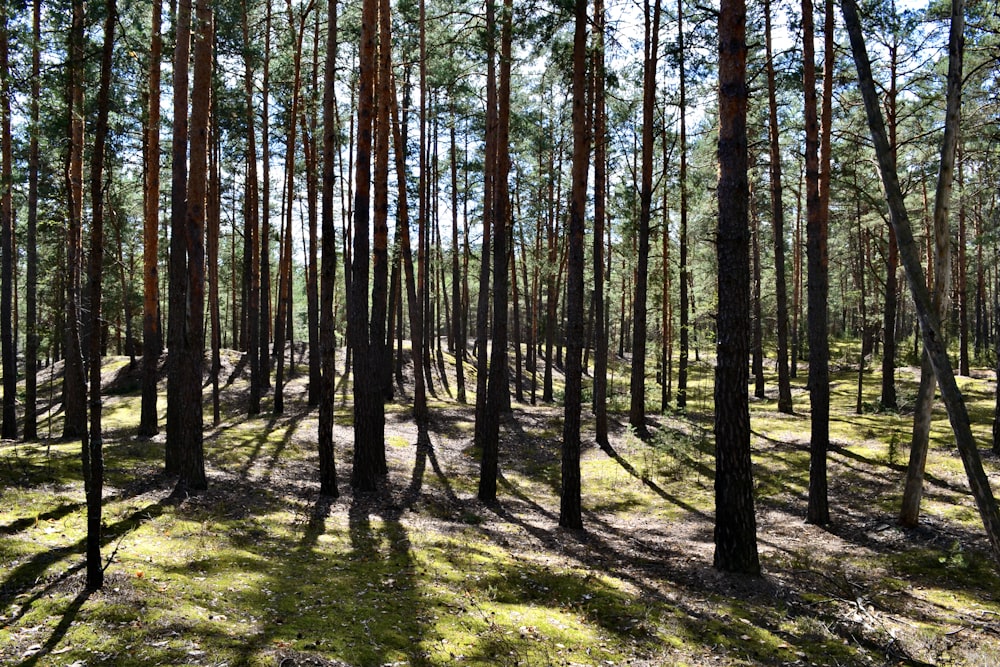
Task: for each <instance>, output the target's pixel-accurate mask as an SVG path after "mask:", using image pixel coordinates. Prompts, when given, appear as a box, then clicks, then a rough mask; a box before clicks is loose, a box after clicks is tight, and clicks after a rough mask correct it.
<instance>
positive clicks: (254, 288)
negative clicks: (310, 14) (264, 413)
mask: <svg viewBox="0 0 1000 667" xmlns="http://www.w3.org/2000/svg"><path fill="white" fill-rule="evenodd" d="M249 12H250V5H249V0H244V2H243V41H244V44H245V50H244V52H243V59H244V74H243V94H244V97H245V98H246V120H247V167H246V195H245V202H244V215H245V218H246V220H245V226H244V230H245V231H244V241H245V244H244V255H245V256H244V266H245V267H247V264H248V265H249V266H248V267H247V268H248V273H249V275H248V276H247V277H246V278H244V281H245V282H248V283H249V284H248V287H247V307H246V329H247V352H248V355H249V364H250V395H249V405H248V407H247V413H248V414H249V415H251V416H253V415H257V414H260V396H261V391H262V384H263V380H262V378H261V376H262V374H263V371H262V368H261V343H260V339H261V327H260V321H261V315H260V309H261V308H260V304H261V270H260V267H261V256H262V255H261V250H260V246H261V237H260V227H259V222H260V220H259V218H260V208H259V198H260V184H259V182H258V180H257V130H256V114H257V110H256V106H255V104H254V73H253V66H252V52H251V51H250V48H249V47H250V17H249ZM266 347H267V343H266V342H265V343H264V348H265V349H266ZM321 437H322V436H321Z"/></svg>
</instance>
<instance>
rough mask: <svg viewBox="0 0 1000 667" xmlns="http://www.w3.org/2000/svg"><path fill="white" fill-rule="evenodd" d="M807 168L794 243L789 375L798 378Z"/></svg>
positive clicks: (799, 190) (802, 176) (801, 176)
mask: <svg viewBox="0 0 1000 667" xmlns="http://www.w3.org/2000/svg"><path fill="white" fill-rule="evenodd" d="M804 180H805V166H804V165H800V168H799V186H798V188H797V189H796V192H795V197H796V200H797V201H796V206H795V231H794V233H793V237H794V240H793V242H792V330H791V338H792V340H791V368H790V369H789V375H790V376H791V377H793V378H794V377H798V367H799V356H800V352H801V347H802V336H801V333H802V332H801V328H800V325H799V321H800V319H801V315H802V193H803V190H804V187H803V182H804Z"/></svg>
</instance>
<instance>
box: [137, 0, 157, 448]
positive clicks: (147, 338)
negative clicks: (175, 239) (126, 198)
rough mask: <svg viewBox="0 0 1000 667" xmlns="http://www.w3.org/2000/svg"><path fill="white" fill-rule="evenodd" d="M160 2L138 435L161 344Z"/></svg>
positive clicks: (153, 429)
mask: <svg viewBox="0 0 1000 667" xmlns="http://www.w3.org/2000/svg"><path fill="white" fill-rule="evenodd" d="M162 14H163V3H162V2H160V0H153V2H152V15H153V16H152V27H151V33H152V35H151V37H150V46H149V91H148V96H149V100H148V104H149V110H148V114H147V117H146V142H145V143H146V155H145V157H146V160H145V169H144V171H143V173H144V175H145V179H146V182H145V184H144V185H145V187H144V188H143V193H142V196H143V222H142V224H143V234H142V239H143V245H142V276H143V281H142V286H143V299H142V407H141V408H140V416H139V435H140V436H143V437H147V438H149V437H152V436H154V435H156V434H157V433H159V431H160V427H159V423H158V421H159V417H158V414H157V405H156V404H157V388H156V384H157V383H156V377H157V370H158V368H157V367H158V366H159V361H160V352H161V351H162V350H161V347H162V340H163V338H162V333H161V332H160V290H159V288H160V284H159V280H160V276H159V241H160V239H159V235H158V233H157V232H158V228H159V222H160V59H161V54H162V52H163V35H162V34H161V32H160V26H161V23H162Z"/></svg>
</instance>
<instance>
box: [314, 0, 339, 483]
mask: <svg viewBox="0 0 1000 667" xmlns="http://www.w3.org/2000/svg"><path fill="white" fill-rule="evenodd" d="M336 68H337V0H328V2H327V35H326V63H325V65H324V70H323V182H322V187H323V209H322V212H321V217H322V226H323V240H322V243H323V252H322V255H323V259H322V262H323V266H322V269H321V272H320V281H321V282H320V295H319V298H320V302H319V312H320V347H321V351H322V355H321V356H322V379H321V381H322V384H321V387H320V389H321V391H320V398H319V434H318V436H319V437H318V449H319V480H320V487H319V492H320V494H321V495H324V496H330V497H333V498H336V497H338V496H339V495H340V491H339V490H338V489H337V464H336V459H335V458H334V448H333V401H334V391H335V386H336V385H335V381H336V377H335V375H336V368H335V360H336V355H337V340H336V333H335V331H334V316H333V299H334V293H335V288H336V278H337V236H336V233H335V232H334V223H333V204H334V192H333V190H334V183H335V180H336V174H335V171H334V168H335V160H336V153H337V129H338V127H337V123H336V121H335V119H334V109H335V108H336V82H337V69H336Z"/></svg>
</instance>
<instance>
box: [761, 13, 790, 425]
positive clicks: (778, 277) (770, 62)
mask: <svg viewBox="0 0 1000 667" xmlns="http://www.w3.org/2000/svg"><path fill="white" fill-rule="evenodd" d="M764 25H765V28H764V45H765V51H766V54H767V110H768V116H767V117H768V126H767V127H768V140H769V141H768V144H769V149H770V180H771V226H772V229H773V232H774V300H775V302H776V304H775V307H776V311H777V312H776V317H777V323H776V324H777V326H776V327H775V330H776V333H777V346H778V349H777V351H776V357H777V358H776V361H777V365H778V412H783V413H785V414H791V413H792V410H793V407H792V389H791V382H790V379H789V371H788V295H787V289H786V286H785V206H784V202H783V201H782V192H783V190H782V186H781V142H780V140H779V139H780V137H779V132H778V130H779V128H778V101H777V83H776V82H775V74H774V55H773V53H772V50H771V2H770V0H765V1H764Z"/></svg>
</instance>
